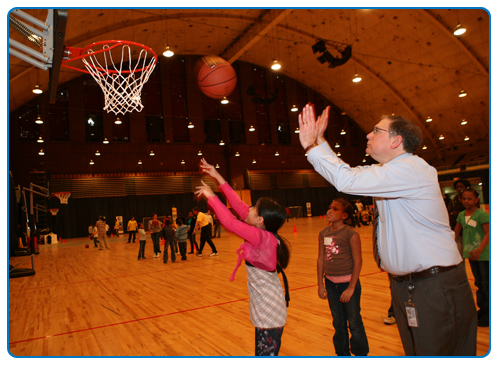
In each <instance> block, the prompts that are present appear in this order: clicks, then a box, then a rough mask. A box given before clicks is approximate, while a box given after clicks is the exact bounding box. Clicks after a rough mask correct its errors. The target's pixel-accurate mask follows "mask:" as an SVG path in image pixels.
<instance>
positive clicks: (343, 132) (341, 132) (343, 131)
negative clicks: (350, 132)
mask: <svg viewBox="0 0 500 365" xmlns="http://www.w3.org/2000/svg"><path fill="white" fill-rule="evenodd" d="M340 134H341V135H342V136H343V135H344V134H345V130H344V128H342V130H341V131H340Z"/></svg>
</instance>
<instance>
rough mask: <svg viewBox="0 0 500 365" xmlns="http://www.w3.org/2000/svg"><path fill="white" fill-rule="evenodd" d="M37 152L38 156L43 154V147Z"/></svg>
mask: <svg viewBox="0 0 500 365" xmlns="http://www.w3.org/2000/svg"><path fill="white" fill-rule="evenodd" d="M38 154H39V155H40V156H43V155H45V152H43V148H42V149H41V150H40V151H39V152H38Z"/></svg>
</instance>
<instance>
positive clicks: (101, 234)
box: [95, 215, 109, 250]
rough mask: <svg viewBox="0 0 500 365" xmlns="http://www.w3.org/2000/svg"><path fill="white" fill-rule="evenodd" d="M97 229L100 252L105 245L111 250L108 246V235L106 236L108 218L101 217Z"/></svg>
mask: <svg viewBox="0 0 500 365" xmlns="http://www.w3.org/2000/svg"><path fill="white" fill-rule="evenodd" d="M95 225H96V227H97V237H98V239H99V250H103V249H104V248H103V243H104V247H106V250H109V246H108V235H107V234H106V226H107V224H106V217H104V216H102V215H101V216H100V217H99V220H98V221H97V222H96V224H95Z"/></svg>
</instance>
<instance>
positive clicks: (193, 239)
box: [187, 211, 199, 254]
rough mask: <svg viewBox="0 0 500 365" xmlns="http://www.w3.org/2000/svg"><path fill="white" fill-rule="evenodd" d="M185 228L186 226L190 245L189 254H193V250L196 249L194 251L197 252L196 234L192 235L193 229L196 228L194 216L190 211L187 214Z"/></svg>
mask: <svg viewBox="0 0 500 365" xmlns="http://www.w3.org/2000/svg"><path fill="white" fill-rule="evenodd" d="M187 226H188V238H189V242H190V244H191V251H190V252H189V253H192V254H194V248H195V247H196V251H199V249H198V243H197V242H196V233H194V227H195V226H196V216H195V215H194V214H193V212H192V211H191V212H189V214H188V221H187Z"/></svg>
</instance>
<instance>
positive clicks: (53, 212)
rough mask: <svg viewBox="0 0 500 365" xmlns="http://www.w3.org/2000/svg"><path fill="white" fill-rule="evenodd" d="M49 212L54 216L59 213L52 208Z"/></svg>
mask: <svg viewBox="0 0 500 365" xmlns="http://www.w3.org/2000/svg"><path fill="white" fill-rule="evenodd" d="M49 211H50V212H51V213H52V215H57V212H58V211H59V209H57V208H52V209H49Z"/></svg>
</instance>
